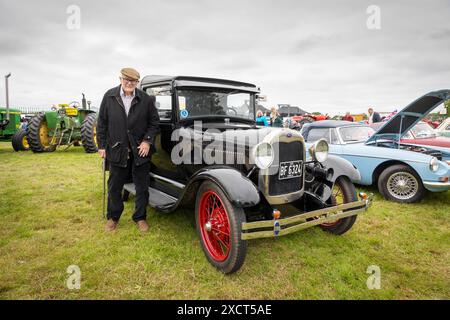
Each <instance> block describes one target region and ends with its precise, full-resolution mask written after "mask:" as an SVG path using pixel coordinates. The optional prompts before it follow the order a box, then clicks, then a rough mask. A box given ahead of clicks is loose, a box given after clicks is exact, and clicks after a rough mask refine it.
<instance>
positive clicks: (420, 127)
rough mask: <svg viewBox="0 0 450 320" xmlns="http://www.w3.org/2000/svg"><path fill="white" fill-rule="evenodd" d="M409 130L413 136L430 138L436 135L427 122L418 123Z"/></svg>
mask: <svg viewBox="0 0 450 320" xmlns="http://www.w3.org/2000/svg"><path fill="white" fill-rule="evenodd" d="M410 131H411V133H412V134H413V136H414V138H430V137H434V136H436V134H435V133H434V130H433V129H432V128H431V127H430V125H428V124H427V123H418V124H416V125H415V126H414V127H413V128H412V129H411V130H410Z"/></svg>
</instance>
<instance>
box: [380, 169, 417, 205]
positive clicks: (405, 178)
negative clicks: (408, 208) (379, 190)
mask: <svg viewBox="0 0 450 320" xmlns="http://www.w3.org/2000/svg"><path fill="white" fill-rule="evenodd" d="M387 189H388V191H389V193H390V194H391V195H392V196H393V197H395V198H397V199H401V200H407V199H411V198H412V197H414V195H415V194H416V193H417V191H418V190H419V183H418V182H417V180H416V178H415V177H414V176H413V175H412V174H410V173H408V172H397V173H394V174H393V175H391V176H390V177H389V179H388V181H387Z"/></svg>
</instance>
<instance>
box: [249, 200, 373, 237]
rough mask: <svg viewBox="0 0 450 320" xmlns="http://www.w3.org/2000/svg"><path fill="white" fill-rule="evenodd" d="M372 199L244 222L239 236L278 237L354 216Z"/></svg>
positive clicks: (367, 206) (364, 209) (366, 206)
mask: <svg viewBox="0 0 450 320" xmlns="http://www.w3.org/2000/svg"><path fill="white" fill-rule="evenodd" d="M372 199H373V195H372V194H370V195H369V196H368V197H367V199H361V200H359V201H355V202H349V203H344V204H341V205H337V206H334V207H328V208H323V209H319V210H314V211H310V212H306V213H301V214H298V215H295V216H291V217H288V218H284V219H274V220H264V221H255V222H244V223H242V236H241V238H242V240H250V239H258V238H272V237H279V236H284V235H287V234H291V233H293V232H297V231H299V230H303V229H307V228H310V227H313V226H316V225H319V224H322V223H326V222H332V221H335V220H337V219H342V218H346V217H350V216H354V215H357V214H358V213H360V212H363V211H366V210H367V209H368V208H369V206H370V205H371V204H372Z"/></svg>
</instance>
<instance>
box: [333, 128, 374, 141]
mask: <svg viewBox="0 0 450 320" xmlns="http://www.w3.org/2000/svg"><path fill="white" fill-rule="evenodd" d="M339 133H340V134H341V138H342V141H343V142H344V143H352V142H363V141H366V140H367V139H368V138H369V137H371V136H372V135H373V134H374V133H375V130H373V129H372V128H370V127H363V126H352V127H343V128H339Z"/></svg>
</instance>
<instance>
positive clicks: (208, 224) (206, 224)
mask: <svg viewBox="0 0 450 320" xmlns="http://www.w3.org/2000/svg"><path fill="white" fill-rule="evenodd" d="M205 230H206V231H207V232H211V230H212V225H211V222H209V221H208V222H207V223H205Z"/></svg>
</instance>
